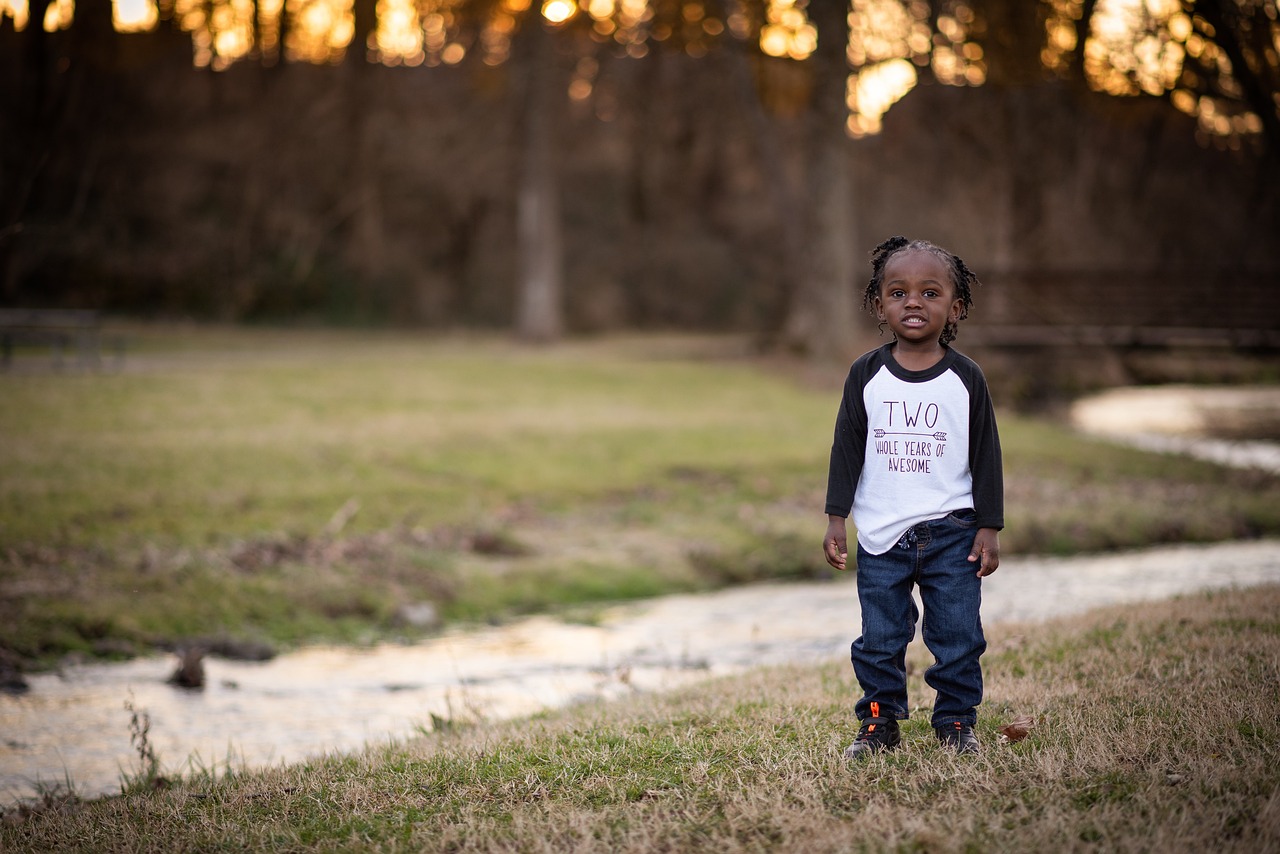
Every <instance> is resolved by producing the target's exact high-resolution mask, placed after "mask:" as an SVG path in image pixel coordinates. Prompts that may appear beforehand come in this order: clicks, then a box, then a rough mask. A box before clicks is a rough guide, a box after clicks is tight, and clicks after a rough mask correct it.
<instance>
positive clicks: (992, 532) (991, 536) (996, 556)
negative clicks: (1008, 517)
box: [969, 528, 1000, 578]
mask: <svg viewBox="0 0 1280 854" xmlns="http://www.w3.org/2000/svg"><path fill="white" fill-rule="evenodd" d="M973 561H980V563H979V564H978V577H979V578H986V577H987V576H988V575H990V574H991V573H993V572H995V571H996V570H997V569H999V567H1000V532H999V531H997V530H996V529H995V528H979V529H978V535H977V536H975V537H974V538H973V548H972V549H970V550H969V562H970V563H972V562H973Z"/></svg>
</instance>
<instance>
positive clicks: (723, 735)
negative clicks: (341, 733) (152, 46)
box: [0, 586, 1280, 852]
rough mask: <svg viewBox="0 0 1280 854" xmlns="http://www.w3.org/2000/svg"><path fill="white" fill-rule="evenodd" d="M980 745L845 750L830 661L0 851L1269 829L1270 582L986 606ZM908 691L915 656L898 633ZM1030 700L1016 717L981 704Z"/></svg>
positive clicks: (173, 805)
mask: <svg viewBox="0 0 1280 854" xmlns="http://www.w3.org/2000/svg"><path fill="white" fill-rule="evenodd" d="M991 635H992V637H991V639H992V648H991V652H990V653H989V654H988V657H987V659H986V674H987V703H986V704H985V705H984V707H983V709H982V716H981V721H980V727H979V729H980V734H981V736H982V738H983V741H984V753H983V755H982V756H981V757H979V758H977V759H962V758H958V757H955V756H952V755H949V754H947V753H944V752H942V751H941V750H940V749H939V748H937V747H936V746H935V745H934V744H933V742H932V734H931V732H930V731H929V730H928V726H927V717H928V714H927V708H925V707H924V706H920V707H917V709H916V710H915V712H914V715H913V719H912V720H911V721H910V722H908V723H907V724H906V726H905V728H904V737H905V747H904V749H903V750H900V751H898V752H896V753H894V754H892V755H886V756H878V757H875V758H873V759H872V760H871V761H869V762H867V763H866V764H863V765H860V766H854V767H850V766H848V765H846V764H845V763H844V762H843V761H842V760H841V759H840V751H841V749H842V748H843V747H844V745H845V744H846V743H847V742H848V741H849V740H850V738H851V736H852V734H853V732H854V726H853V723H852V721H851V720H850V713H851V709H852V705H853V700H854V697H855V686H854V684H853V680H852V675H851V673H850V672H849V668H848V665H847V664H844V663H839V662H835V663H828V664H823V665H818V666H812V667H790V668H780V669H769V670H759V671H754V672H750V673H747V674H745V675H742V676H739V677H734V678H728V679H722V680H718V681H715V682H712V683H708V684H704V685H701V686H698V687H695V688H691V689H685V690H681V691H678V692H673V693H670V694H661V695H645V696H641V695H637V696H636V697H635V698H634V699H633V700H632V701H630V702H622V703H613V704H606V705H595V706H589V707H583V708H578V709H574V710H570V711H567V712H561V713H555V714H551V715H546V716H542V717H538V718H535V719H532V720H525V721H518V722H511V723H504V724H498V725H493V726H479V727H473V728H455V729H451V730H447V731H443V732H441V733H439V734H437V735H434V736H431V737H426V738H422V739H419V740H416V741H413V742H411V743H408V744H405V745H401V746H396V747H392V748H383V749H379V750H371V751H369V752H368V753H366V754H364V755H361V756H352V757H334V758H330V759H327V760H323V761H316V762H313V763H309V764H306V765H302V766H296V767H291V768H281V769H275V770H272V771H269V772H266V773H260V774H244V775H235V776H233V777H231V778H223V779H218V780H211V779H204V780H190V781H187V782H185V783H183V784H180V785H178V786H176V787H174V788H171V789H167V790H163V791H147V792H136V793H131V794H128V795H125V796H121V797H116V798H111V799H106V800H103V801H99V802H94V803H88V804H78V803H75V802H74V801H72V802H70V803H66V802H56V801H52V800H51V802H50V803H49V804H48V806H47V807H46V808H45V809H43V810H36V811H34V812H30V811H28V812H27V813H25V814H22V815H19V814H14V815H11V816H10V819H9V821H8V822H7V823H6V825H5V826H4V827H3V828H2V829H0V848H2V849H4V850H14V851H35V850H54V849H59V850H84V851H89V850H92V851H113V850H114V851H177V850H200V851H208V850H243V849H253V850H273V851H277V850H283V851H289V850H293V851H301V850H326V851H328V850H332V851H339V850H379V851H556V852H562V851H936V852H952V851H1086V850H1087V851H1099V850H1103V851H1159V852H1165V851H1205V850H1214V851H1242V852H1243V851H1248V852H1265V851H1276V850H1280V717H1278V716H1277V713H1276V709H1277V708H1278V707H1280V587H1274V586H1273V587H1266V588H1259V589H1254V590H1248V591H1235V592H1225V593H1214V594H1207V595H1202V596H1196V597H1189V598H1186V599H1180V600H1174V601H1170V602H1164V603H1159V604H1154V605H1144V606H1137V607H1135V606H1126V607H1121V608H1110V609H1106V610H1101V611H1097V612H1094V613H1091V614H1089V615H1086V616H1084V617H1080V618H1074V619H1070V620H1062V621H1057V622H1053V623H1049V624H1044V625H1039V624H1037V625H1024V626H1020V627H999V628H997V629H996V630H993V631H992V632H991ZM911 660H912V662H913V665H914V671H915V674H916V675H913V677H912V688H913V698H914V700H915V701H916V702H917V703H925V702H927V700H929V699H930V698H927V697H926V695H925V691H924V687H923V684H922V682H921V679H920V676H919V675H918V674H919V673H920V672H921V670H922V669H923V665H924V664H925V663H926V662H925V653H924V652H923V651H922V650H921V649H919V648H916V647H913V649H912V655H911ZM1020 715H1029V716H1032V717H1034V718H1035V721H1036V724H1035V726H1034V727H1033V728H1032V729H1031V731H1030V735H1029V737H1027V738H1026V739H1025V740H1023V741H1021V742H1018V743H1001V742H999V741H998V740H997V733H998V727H999V726H1000V725H1001V724H1004V723H1008V722H1009V721H1011V720H1013V719H1014V718H1015V717H1018V716H1020Z"/></svg>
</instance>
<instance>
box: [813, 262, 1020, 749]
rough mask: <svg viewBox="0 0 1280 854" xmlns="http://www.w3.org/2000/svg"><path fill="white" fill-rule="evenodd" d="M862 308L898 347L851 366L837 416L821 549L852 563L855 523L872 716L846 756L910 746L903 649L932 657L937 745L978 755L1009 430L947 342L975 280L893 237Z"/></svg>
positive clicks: (860, 657) (859, 667)
mask: <svg viewBox="0 0 1280 854" xmlns="http://www.w3.org/2000/svg"><path fill="white" fill-rule="evenodd" d="M871 268H872V276H871V281H870V282H869V283H868V285H867V289H866V293H865V295H864V303H865V305H866V306H867V308H868V309H870V310H871V312H872V313H873V314H874V315H875V316H876V317H877V318H878V319H879V320H880V325H881V328H882V329H883V328H884V327H886V326H887V327H888V329H889V331H890V332H892V333H893V338H894V340H893V341H892V342H890V343H888V344H885V345H883V346H881V347H879V348H877V349H875V350H872V351H871V352H869V353H866V354H864V355H863V356H861V357H860V358H858V360H857V361H855V362H854V363H853V367H852V368H851V369H850V371H849V376H848V379H846V380H845V386H844V395H843V398H842V399H841V401H840V410H839V413H838V414H837V416H836V426H835V439H834V441H833V443H832V447H831V465H830V471H829V474H828V480H827V508H826V509H827V517H828V524H827V533H826V537H825V538H824V540H823V550H824V552H825V554H826V558H827V562H828V563H829V564H831V566H833V567H835V568H836V569H839V570H843V569H845V566H846V561H847V556H848V555H847V553H848V541H847V534H846V529H845V518H846V517H847V516H849V514H850V511H852V514H853V521H854V525H855V527H856V528H857V564H856V569H857V586H858V601H859V603H860V605H861V607H862V634H861V636H859V637H858V639H857V640H855V641H854V642H853V647H852V654H851V657H852V660H853V669H854V674H855V675H856V676H857V678H858V684H859V685H860V686H861V688H862V692H863V695H862V698H861V699H860V700H859V701H858V703H857V705H856V706H855V708H854V712H855V714H856V715H857V717H858V720H859V721H860V722H861V727H860V729H859V731H858V736H857V738H856V739H855V740H854V742H853V744H851V745H850V746H849V747H848V749H847V750H845V756H846V758H850V759H861V758H863V757H866V756H868V755H870V754H872V753H875V752H877V751H880V750H889V749H893V748H895V747H897V746H898V744H899V743H900V740H901V738H900V735H899V732H898V722H899V721H902V720H906V719H907V718H908V716H909V715H910V707H909V706H908V705H907V673H906V650H907V644H908V643H909V642H910V641H911V638H912V637H913V636H914V634H915V627H916V621H917V620H918V619H919V617H920V614H919V612H918V610H917V608H916V605H915V601H914V600H913V599H912V595H911V593H912V588H913V587H916V586H918V587H919V588H920V600H921V602H922V604H923V605H924V623H923V626H922V630H921V633H922V635H923V637H924V642H925V645H926V646H927V647H928V648H929V651H930V652H931V653H932V654H933V657H934V660H935V661H934V664H933V666H932V667H930V668H928V670H926V671H925V674H924V678H925V682H927V683H928V684H929V686H930V687H931V688H933V689H934V690H935V691H936V692H937V698H936V701H935V703H934V707H933V717H932V724H933V728H934V731H935V732H936V733H937V737H938V739H939V741H940V742H941V743H942V744H943V745H946V746H949V747H950V748H952V749H954V750H956V751H957V752H959V753H977V752H978V751H979V744H978V739H977V737H976V736H975V735H974V733H973V727H974V724H975V722H976V720H977V707H978V704H979V703H981V702H982V668H981V665H980V663H979V658H980V657H981V656H982V653H983V652H984V651H985V650H986V639H985V637H984V635H983V632H982V621H981V619H980V616H979V608H980V605H981V602H982V579H983V578H984V577H985V576H988V575H990V574H991V573H993V572H995V571H996V568H997V567H998V566H999V565H1000V540H999V533H998V532H999V531H1000V529H1001V528H1003V527H1004V486H1003V473H1002V467H1001V457H1000V437H999V434H998V432H997V430H996V420H995V413H994V411H993V409H992V405H991V396H990V394H989V392H988V390H987V383H986V379H985V378H984V377H983V375H982V371H981V370H980V369H979V368H978V366H977V364H975V363H974V362H973V361H972V360H970V359H969V358H967V357H965V356H963V355H961V354H960V353H958V352H957V351H955V350H953V349H952V348H951V346H950V344H951V342H952V341H953V340H954V339H955V337H956V328H957V325H958V323H959V322H960V321H961V320H962V319H963V318H964V317H966V316H967V314H968V311H969V308H970V306H971V305H972V302H973V300H972V286H973V285H975V284H977V283H978V279H977V277H976V276H975V275H974V274H973V273H972V272H971V271H970V270H969V268H968V267H967V266H966V265H965V263H964V261H962V260H961V259H960V258H959V257H957V256H956V255H953V254H952V253H950V252H948V251H947V250H945V249H942V248H941V247H938V246H935V245H934V244H932V243H929V242H927V241H922V240H916V241H909V240H907V239H906V238H904V237H892V238H890V239H889V240H886V241H885V242H884V243H882V244H880V245H879V246H877V247H876V248H875V250H874V251H873V252H872V262H871Z"/></svg>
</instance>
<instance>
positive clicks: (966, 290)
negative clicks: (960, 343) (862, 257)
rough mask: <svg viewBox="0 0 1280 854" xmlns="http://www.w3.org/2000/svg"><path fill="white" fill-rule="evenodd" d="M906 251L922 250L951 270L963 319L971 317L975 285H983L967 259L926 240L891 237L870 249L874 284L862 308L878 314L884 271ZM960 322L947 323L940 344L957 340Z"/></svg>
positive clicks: (870, 282) (939, 340)
mask: <svg viewBox="0 0 1280 854" xmlns="http://www.w3.org/2000/svg"><path fill="white" fill-rule="evenodd" d="M904 249H919V250H921V251H923V252H929V253H931V254H933V255H935V256H937V258H938V259H939V260H941V261H942V263H944V264H945V265H946V266H947V269H948V270H950V271H951V284H952V285H953V286H954V287H955V291H956V299H958V300H960V317H959V320H964V319H965V318H966V317H968V316H969V309H970V308H971V307H972V306H973V286H974V285H980V284H982V283H981V282H979V281H978V277H977V276H976V275H974V272H973V271H972V270H970V269H969V266H968V265H967V264H965V263H964V260H963V259H962V258H961V257H960V256H959V255H956V254H954V253H952V252H948V251H947V250H945V249H943V248H942V247H941V246H938V245H936V244H934V243H930V242H929V241H927V240H908V239H907V238H905V237H901V236H895V237H890V238H889V239H888V240H886V241H885V242H883V243H881V244H880V245H879V246H877V247H876V248H875V249H873V250H871V281H869V282H867V289H866V291H865V292H863V295H862V307H863V308H865V309H866V310H867V311H870V312H873V313H874V311H875V301H876V299H877V298H878V297H879V296H880V286H881V285H882V284H884V268H885V266H886V265H887V264H888V263H889V259H890V258H892V257H893V256H894V255H897V254H898V253H899V252H901V251H903V250H904ZM957 326H958V323H952V322H951V321H947V325H946V326H944V327H943V329H942V334H941V335H940V336H938V343H940V344H944V345H945V344H950V343H951V342H952V341H954V340H956V333H957V332H958V331H959V330H958V329H957Z"/></svg>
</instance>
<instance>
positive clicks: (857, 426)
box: [827, 358, 869, 516]
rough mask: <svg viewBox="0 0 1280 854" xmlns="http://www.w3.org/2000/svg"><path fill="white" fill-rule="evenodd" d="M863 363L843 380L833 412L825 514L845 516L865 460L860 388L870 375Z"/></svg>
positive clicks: (864, 411)
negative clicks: (834, 424) (833, 429)
mask: <svg viewBox="0 0 1280 854" xmlns="http://www.w3.org/2000/svg"><path fill="white" fill-rule="evenodd" d="M865 362H866V360H865V358H864V359H859V360H858V361H857V362H854V364H853V367H852V368H850V370H849V376H848V378H847V379H845V381H844V394H843V395H842V396H841V398H840V410H839V411H838V412H837V413H836V429H835V436H834V438H833V439H832V441H831V464H830V467H829V468H828V470H827V515H828V516H848V515H849V511H850V510H852V509H853V494H854V492H855V491H856V490H857V488H858V478H859V477H861V476H862V463H863V461H864V460H865V459H866V446H867V406H866V402H865V401H863V399H862V389H863V387H864V386H865V385H866V383H867V380H868V379H869V375H868V372H867V370H866V369H867V367H868V366H867V365H866V364H865Z"/></svg>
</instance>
